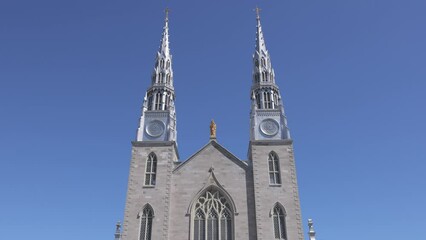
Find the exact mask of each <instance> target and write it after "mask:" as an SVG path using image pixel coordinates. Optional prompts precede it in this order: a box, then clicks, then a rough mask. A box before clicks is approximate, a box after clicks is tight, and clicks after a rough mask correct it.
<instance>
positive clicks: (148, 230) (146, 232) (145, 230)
mask: <svg viewBox="0 0 426 240" xmlns="http://www.w3.org/2000/svg"><path fill="white" fill-rule="evenodd" d="M139 217H140V220H141V222H140V223H141V225H140V230H139V240H151V236H152V218H153V217H154V210H152V208H151V206H149V205H146V206H145V207H144V208H143V210H142V216H139Z"/></svg>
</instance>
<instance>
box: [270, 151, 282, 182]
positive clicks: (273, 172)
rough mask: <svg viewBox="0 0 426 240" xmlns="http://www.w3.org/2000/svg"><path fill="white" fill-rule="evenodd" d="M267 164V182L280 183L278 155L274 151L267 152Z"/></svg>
mask: <svg viewBox="0 0 426 240" xmlns="http://www.w3.org/2000/svg"><path fill="white" fill-rule="evenodd" d="M268 166H269V184H271V185H277V184H281V175H280V162H279V160H278V156H277V154H276V153H274V152H270V153H269V157H268Z"/></svg>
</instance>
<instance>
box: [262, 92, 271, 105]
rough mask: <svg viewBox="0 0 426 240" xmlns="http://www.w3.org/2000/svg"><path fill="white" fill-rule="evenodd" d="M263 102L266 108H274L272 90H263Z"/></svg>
mask: <svg viewBox="0 0 426 240" xmlns="http://www.w3.org/2000/svg"><path fill="white" fill-rule="evenodd" d="M263 104H264V107H265V109H271V108H272V101H271V93H270V92H263Z"/></svg>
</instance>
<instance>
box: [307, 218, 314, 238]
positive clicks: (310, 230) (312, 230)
mask: <svg viewBox="0 0 426 240" xmlns="http://www.w3.org/2000/svg"><path fill="white" fill-rule="evenodd" d="M308 226H309V234H313V235H315V230H314V222H313V221H312V219H308Z"/></svg>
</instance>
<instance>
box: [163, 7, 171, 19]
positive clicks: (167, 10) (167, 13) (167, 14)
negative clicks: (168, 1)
mask: <svg viewBox="0 0 426 240" xmlns="http://www.w3.org/2000/svg"><path fill="white" fill-rule="evenodd" d="M164 12H165V13H166V22H168V21H169V12H170V9H169V8H167V7H166V9H165V10H164Z"/></svg>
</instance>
